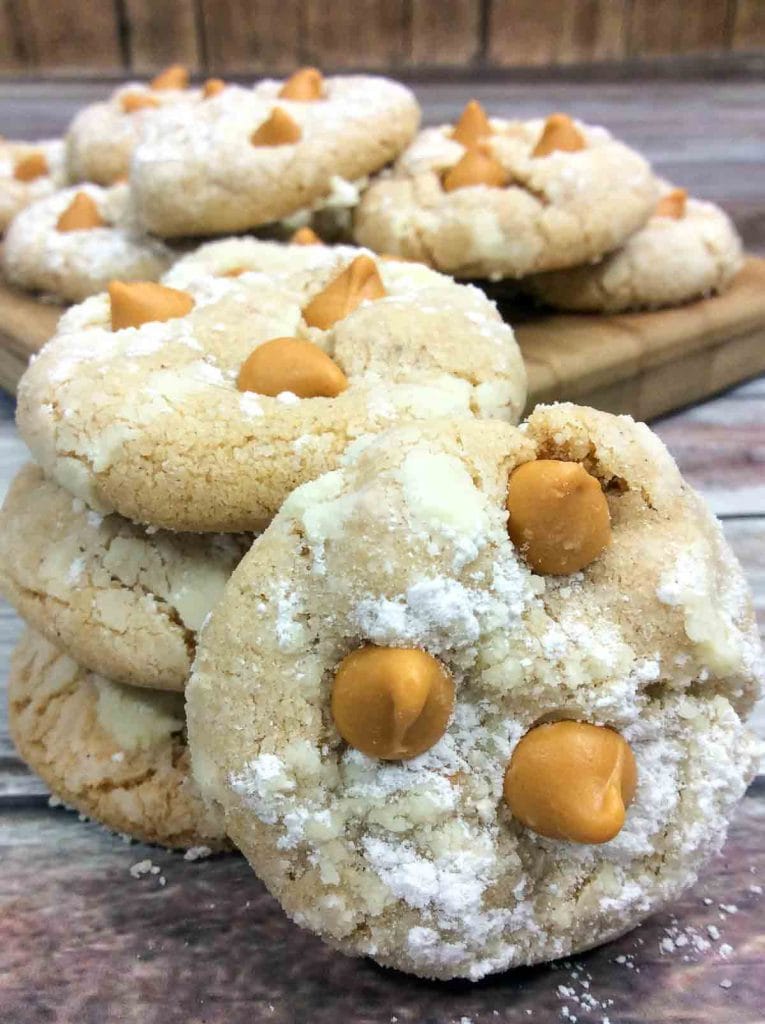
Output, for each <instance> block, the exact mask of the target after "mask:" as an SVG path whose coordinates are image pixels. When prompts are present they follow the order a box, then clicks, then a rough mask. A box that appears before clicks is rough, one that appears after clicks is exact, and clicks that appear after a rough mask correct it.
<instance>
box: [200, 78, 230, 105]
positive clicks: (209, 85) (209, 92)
mask: <svg viewBox="0 0 765 1024" xmlns="http://www.w3.org/2000/svg"><path fill="white" fill-rule="evenodd" d="M225 88H226V83H225V82H224V81H223V79H222V78H208V79H207V81H206V82H205V83H204V85H203V86H202V96H203V97H204V99H206V100H209V99H211V98H212V97H213V96H217V95H219V93H222V92H223V90H224V89H225Z"/></svg>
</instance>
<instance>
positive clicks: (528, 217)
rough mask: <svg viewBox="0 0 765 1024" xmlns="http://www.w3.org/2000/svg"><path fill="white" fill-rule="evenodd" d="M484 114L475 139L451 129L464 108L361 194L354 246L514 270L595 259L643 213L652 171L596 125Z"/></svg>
mask: <svg viewBox="0 0 765 1024" xmlns="http://www.w3.org/2000/svg"><path fill="white" fill-rule="evenodd" d="M476 107H477V105H476ZM470 109H473V108H471V106H470V105H469V107H468V110H470ZM477 109H478V110H480V108H477ZM466 113H467V111H466ZM476 116H477V115H476ZM481 116H482V117H483V120H484V122H485V124H483V125H482V127H480V126H479V134H478V135H473V134H470V133H469V134H468V135H467V136H465V134H464V133H462V132H461V131H460V128H461V125H462V124H463V122H464V120H465V117H466V114H463V118H462V119H461V121H460V123H459V124H458V126H457V127H456V128H454V127H453V126H451V125H441V126H440V127H438V128H426V129H424V130H423V131H421V132H420V134H419V135H418V136H417V138H416V139H415V140H414V142H413V143H412V144H411V146H409V148H408V149H407V150H406V151H405V152H404V153H403V154H402V155H401V157H400V158H399V160H398V162H397V163H396V165H395V167H394V169H393V172H392V173H391V174H390V175H388V176H385V175H383V176H381V177H380V178H379V179H378V180H377V181H376V182H374V183H373V184H372V185H371V186H370V188H369V189H367V191H366V192H365V193H364V195H363V197H362V200H361V203H360V205H359V207H358V209H357V211H356V220H355V229H354V236H355V238H356V240H357V241H358V242H360V243H361V244H362V245H367V246H369V247H370V248H371V249H374V250H375V251H377V252H385V253H391V254H395V255H398V256H403V257H406V258H407V259H413V260H420V261H422V262H423V263H427V264H429V265H430V266H432V267H435V268H436V269H438V270H444V271H447V272H448V273H450V274H454V275H455V276H457V277H489V278H501V277H521V276H523V275H525V274H530V273H533V272H536V271H540V270H552V269H557V268H559V267H569V266H573V265H575V264H577V263H583V262H585V261H587V260H594V259H599V258H600V257H601V256H602V255H603V253H605V252H609V251H610V250H611V249H614V248H616V247H617V246H618V245H620V244H621V243H622V242H623V241H624V240H625V238H627V236H628V235H630V234H631V233H632V232H633V231H635V230H637V229H638V228H640V227H642V225H643V224H644V223H645V222H646V220H647V219H648V217H649V216H650V214H651V211H652V209H653V207H654V205H655V203H656V200H657V198H658V191H657V185H656V182H655V179H654V177H653V175H652V173H651V169H650V167H649V166H648V164H647V163H646V161H645V160H644V159H643V158H642V157H641V156H640V155H639V154H638V153H636V152H635V151H634V150H632V149H630V148H629V147H628V146H625V145H624V144H623V143H621V142H618V141H617V140H616V139H613V138H612V137H611V135H609V133H608V132H607V131H606V130H605V129H604V128H594V127H591V126H589V125H585V124H582V123H581V122H579V121H577V122H573V121H570V120H569V119H568V118H566V117H564V116H563V115H552V116H551V117H550V118H548V119H547V121H544V120H542V119H535V120H531V121H506V120H503V119H501V118H492V119H491V120H489V119H487V118H486V117H485V115H483V114H482V115H481ZM455 132H456V133H457V137H456V138H455V137H454V133H455ZM460 140H461V141H460Z"/></svg>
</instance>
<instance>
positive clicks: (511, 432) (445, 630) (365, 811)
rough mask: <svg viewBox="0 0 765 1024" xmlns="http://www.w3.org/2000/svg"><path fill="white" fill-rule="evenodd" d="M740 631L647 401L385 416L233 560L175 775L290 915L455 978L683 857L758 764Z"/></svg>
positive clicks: (716, 533) (683, 870) (568, 935)
mask: <svg viewBox="0 0 765 1024" xmlns="http://www.w3.org/2000/svg"><path fill="white" fill-rule="evenodd" d="M508 506H509V508H510V512H509V516H508V511H507V508H508ZM513 539H514V540H513ZM514 541H515V543H514ZM759 655H760V649H759V639H758V634H757V630H756V625H755V621H754V615H753V611H752V605H751V600H750V596H749V594H748V591H747V586H746V583H745V581H744V577H743V575H742V573H741V570H740V568H739V566H738V564H737V563H736V561H735V559H734V557H733V555H732V553H731V552H730V550H729V548H728V547H727V545H726V543H725V541H724V540H723V537H722V534H721V531H720V528H719V526H718V524H717V523H716V521H715V520H714V519H713V517H712V516H711V515H710V513H709V512H708V510H707V508H706V506H705V505H704V504H703V502H702V500H701V499H700V498H699V497H698V496H697V495H696V494H695V493H694V492H693V491H692V490H691V489H690V488H689V487H687V485H685V484H684V483H683V481H682V479H681V477H680V475H679V473H678V471H677V468H676V466H675V465H674V463H673V461H672V459H671V458H670V456H669V454H668V453H667V451H666V449H665V448H664V447H663V445H662V444H661V443H660V441H659V440H658V439H657V438H656V437H655V436H654V435H653V434H652V433H651V432H650V431H649V430H648V428H647V427H646V426H644V425H643V424H636V423H635V422H634V421H633V420H632V419H630V418H629V417H626V416H622V417H614V416H610V415H608V414H606V413H599V412H595V411H594V410H590V409H583V408H577V407H576V406H572V405H559V406H547V407H543V406H538V407H537V409H536V411H535V412H534V414H533V415H532V416H531V418H530V419H529V421H528V423H527V424H526V425H525V426H524V427H522V428H521V429H518V428H514V427H511V426H509V425H506V424H502V423H491V422H476V421H463V422H455V421H451V422H450V421H444V422H440V423H426V424H422V425H421V426H418V427H414V426H411V425H407V426H404V427H401V428H398V429H396V430H394V431H391V432H389V433H387V434H384V435H380V436H379V437H376V438H373V439H369V440H367V441H365V442H363V443H359V444H357V445H356V446H354V448H353V449H351V450H349V452H348V453H347V454H346V456H345V458H344V460H343V464H342V466H341V467H340V468H339V469H337V470H335V471H334V472H332V473H328V474H326V475H325V476H322V477H320V478H319V479H317V480H315V481H313V482H311V483H308V484H305V485H304V486H302V487H300V488H298V489H297V490H296V491H295V492H294V493H293V494H292V495H290V497H289V498H288V499H287V501H286V502H285V504H284V506H283V507H282V509H281V511H280V512H279V513H278V515H277V516H276V518H275V519H274V521H273V522H272V524H271V525H270V527H269V528H268V530H267V531H266V532H265V533H264V534H263V535H262V536H261V537H260V538H259V539H258V540H257V541H256V542H255V544H254V545H253V547H252V548H251V549H250V551H249V552H248V554H247V555H246V556H245V557H244V559H243V560H242V562H241V563H240V565H239V567H238V568H237V570H236V571H235V572H234V574H233V576H232V577H231V579H230V581H229V583H228V584H227V587H226V591H225V593H224V597H223V599H222V601H221V602H220V603H219V604H218V605H217V606H216V609H215V610H214V611H213V613H212V616H211V618H210V621H209V624H208V625H207V626H206V627H205V629H204V631H203V633H202V637H201V641H200V645H199V648H198V652H197V659H196V662H195V666H194V669H193V671H192V675H191V678H190V680H189V684H188V686H187V689H186V698H187V715H188V723H189V742H190V745H191V750H192V769H193V773H194V777H195V779H196V780H197V782H198V784H199V785H200V788H201V790H202V793H203V795H204V796H205V797H206V798H207V799H208V800H210V802H211V803H212V805H213V806H216V807H220V808H222V810H223V812H224V814H225V820H226V829H227V832H228V834H229V835H230V836H231V837H232V839H233V841H234V842H235V843H236V845H237V846H239V847H240V849H241V850H242V851H243V853H244V854H245V855H246V856H247V858H248V859H249V861H250V862H251V864H252V866H253V868H254V869H255V871H256V872H257V874H258V875H259V876H260V877H261V878H262V879H263V881H264V882H265V884H266V885H267V886H268V888H269V889H270V891H271V892H272V893H273V894H274V895H275V896H276V898H277V899H279V901H280V902H281V904H282V906H283V907H284V908H285V910H286V911H287V913H288V914H289V915H290V916H291V917H292V918H293V919H294V920H295V921H296V922H298V923H299V924H301V925H302V926H304V927H307V928H310V929H311V930H313V931H315V932H318V933H319V934H320V935H322V936H323V937H324V938H325V939H327V940H328V941H329V942H330V943H331V944H332V945H334V946H336V947H337V948H339V949H341V950H343V951H345V952H347V953H354V954H365V955H368V956H371V957H373V958H374V959H376V960H377V961H379V962H380V963H382V964H385V965H388V966H392V967H397V968H400V969H403V970H406V971H411V972H413V973H415V974H419V975H423V976H426V977H434V978H451V977H455V976H464V977H469V978H472V979H477V978H480V977H482V976H483V975H485V974H487V973H489V972H492V971H500V970H504V969H505V968H508V967H511V966H515V965H519V964H531V963H535V962H538V961H541V960H547V959H551V958H554V957H560V956H563V955H568V954H570V953H572V952H574V951H576V950H581V949H585V948H587V947H589V946H593V945H596V944H598V943H600V942H604V941H606V940H608V939H609V938H612V937H615V936H616V935H618V934H620V933H622V932H625V931H627V930H629V929H630V928H632V927H633V926H635V925H636V924H637V923H638V922H639V921H641V920H642V919H643V918H644V917H646V916H647V915H648V914H649V913H651V912H652V911H653V910H654V909H655V908H656V907H658V906H660V905H661V904H663V903H664V902H666V901H667V900H669V899H671V898H672V897H673V896H675V895H676V894H677V893H678V892H679V891H680V890H681V889H683V888H684V887H685V886H687V885H690V884H691V883H692V882H693V881H694V879H695V877H696V873H697V871H698V870H699V867H700V865H701V864H702V863H703V861H704V860H705V859H706V858H707V857H708V856H709V855H710V854H711V853H713V852H714V851H716V850H718V849H719V848H720V846H721V845H722V843H723V841H724V838H725V833H726V827H727V822H728V819H729V817H730V815H731V813H732V811H733V808H734V806H735V803H736V801H737V800H738V799H739V797H740V796H741V795H742V794H743V792H744V789H745V787H746V784H747V781H748V780H749V778H750V777H751V775H752V774H753V771H754V755H755V747H756V743H755V741H754V740H753V738H751V737H750V735H749V734H748V733H747V731H746V730H745V728H744V727H743V725H742V721H741V716H742V715H743V714H745V713H746V712H748V711H749V709H750V708H751V706H752V703H753V700H754V698H755V694H756V691H757V678H756V672H757V659H758V657H759Z"/></svg>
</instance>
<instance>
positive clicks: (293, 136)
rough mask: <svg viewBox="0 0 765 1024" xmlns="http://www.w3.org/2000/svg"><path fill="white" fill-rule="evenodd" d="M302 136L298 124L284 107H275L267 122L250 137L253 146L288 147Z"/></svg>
mask: <svg viewBox="0 0 765 1024" xmlns="http://www.w3.org/2000/svg"><path fill="white" fill-rule="evenodd" d="M301 136H302V131H301V130H300V125H299V124H297V123H296V122H295V121H294V120H293V119H292V118H291V117H290V115H289V114H288V113H287V111H286V110H284V109H282V107H274V109H273V110H272V111H271V114H270V115H269V116H268V118H266V120H265V121H264V122H263V123H262V124H261V125H260V126H259V127H258V128H256V129H255V131H254V132H253V133H252V135H251V136H250V142H251V143H252V145H253V146H288V145H291V144H292V143H295V142H299V141H300V138H301Z"/></svg>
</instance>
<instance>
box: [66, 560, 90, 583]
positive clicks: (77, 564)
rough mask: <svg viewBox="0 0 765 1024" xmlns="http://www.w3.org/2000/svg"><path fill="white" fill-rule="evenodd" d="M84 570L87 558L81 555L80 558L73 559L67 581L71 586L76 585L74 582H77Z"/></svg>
mask: <svg viewBox="0 0 765 1024" xmlns="http://www.w3.org/2000/svg"><path fill="white" fill-rule="evenodd" d="M84 572H85V559H84V558H83V557H82V556H80V557H79V558H75V559H74V560H73V561H72V563H71V565H70V566H69V570H68V572H67V574H66V582H67V583H68V584H69V586H74V584H75V583H77V581H78V580H79V579H80V577H81V576H82V574H83V573H84Z"/></svg>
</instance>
